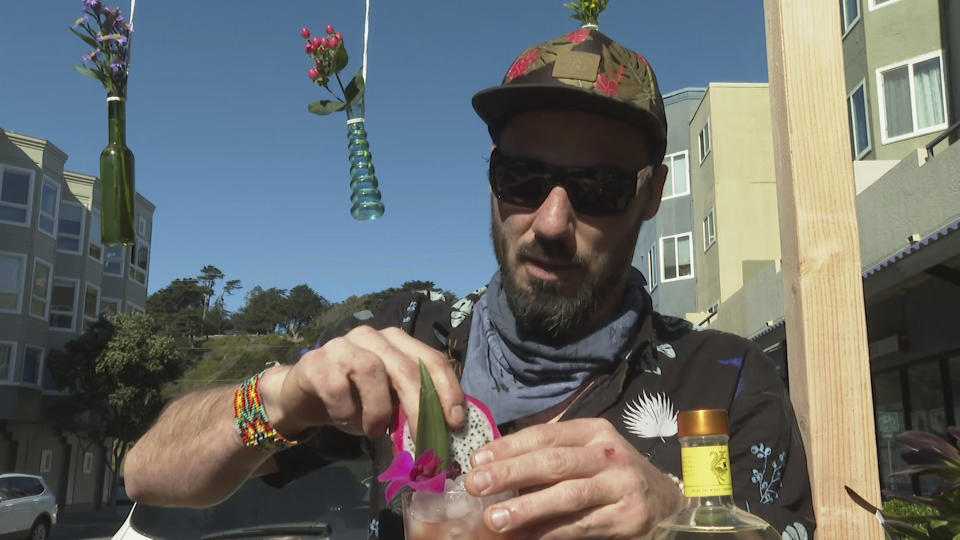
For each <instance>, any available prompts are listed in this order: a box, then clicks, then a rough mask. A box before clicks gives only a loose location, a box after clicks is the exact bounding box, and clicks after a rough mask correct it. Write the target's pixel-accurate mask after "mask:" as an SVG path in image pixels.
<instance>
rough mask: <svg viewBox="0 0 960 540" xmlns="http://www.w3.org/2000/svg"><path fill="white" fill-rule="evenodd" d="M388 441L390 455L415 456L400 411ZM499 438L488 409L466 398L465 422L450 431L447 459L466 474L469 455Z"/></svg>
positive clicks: (409, 435)
mask: <svg viewBox="0 0 960 540" xmlns="http://www.w3.org/2000/svg"><path fill="white" fill-rule="evenodd" d="M390 438H391V440H392V441H393V452H394V454H396V453H397V452H399V451H402V450H406V451H408V452H410V453H411V454H413V455H416V452H415V447H416V444H415V443H414V440H413V435H412V434H411V433H410V424H409V423H408V422H407V415H406V414H404V413H403V411H402V410H401V411H399V414H398V416H397V423H396V424H395V425H394V427H393V429H392V430H391V431H390ZM499 438H500V430H499V429H497V423H496V422H495V421H494V420H493V414H491V413H490V409H489V408H487V406H486V405H485V404H484V403H483V402H482V401H480V400H479V399H476V398H474V397H472V396H467V422H466V423H465V424H464V426H463V427H462V428H460V429H459V430H456V431H453V430H451V431H450V438H449V441H450V458H451V459H452V460H453V461H456V462H457V463H458V464H459V465H460V470H461V471H462V472H464V473H466V472H469V471H470V469H471V468H472V467H471V466H470V456H471V455H472V454H473V453H474V452H475V451H477V450H478V449H479V448H480V447H482V446H483V445H485V444H487V443H488V442H490V441H492V440H494V439H499Z"/></svg>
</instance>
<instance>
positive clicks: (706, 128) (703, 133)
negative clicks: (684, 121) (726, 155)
mask: <svg viewBox="0 0 960 540" xmlns="http://www.w3.org/2000/svg"><path fill="white" fill-rule="evenodd" d="M697 140H698V142H699V146H700V163H703V160H705V159H707V156H708V155H709V154H710V119H709V118H707V121H706V122H704V123H703V128H701V129H700V135H698V136H697Z"/></svg>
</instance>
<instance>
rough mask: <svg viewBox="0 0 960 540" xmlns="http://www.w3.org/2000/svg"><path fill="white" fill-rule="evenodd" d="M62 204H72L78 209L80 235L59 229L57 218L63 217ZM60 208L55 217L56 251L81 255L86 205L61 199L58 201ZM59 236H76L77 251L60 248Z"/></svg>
mask: <svg viewBox="0 0 960 540" xmlns="http://www.w3.org/2000/svg"><path fill="white" fill-rule="evenodd" d="M64 205H66V206H74V207H77V208H79V209H80V236H76V235H74V234H72V233H64V232H63V231H61V230H60V221H59V220H60V218H61V217H63V212H62V210H63V206H64ZM60 210H61V212H60V214H59V216H58V217H57V252H58V253H69V254H70V255H83V248H84V247H86V246H84V245H83V233H84V231H85V230H86V221H87V212H86V210H87V207H86V206H84V205H82V204H80V203H75V202H70V201H62V202H61V203H60ZM61 236H64V237H66V238H76V239H77V251H70V250H68V249H61V248H60V244H59V241H60V237H61Z"/></svg>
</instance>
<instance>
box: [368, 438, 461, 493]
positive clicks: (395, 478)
mask: <svg viewBox="0 0 960 540" xmlns="http://www.w3.org/2000/svg"><path fill="white" fill-rule="evenodd" d="M440 461H441V460H440V459H439V458H437V457H436V456H434V454H433V450H427V451H426V452H424V453H423V454H421V455H420V457H419V458H417V460H416V461H414V460H413V454H411V453H410V452H407V451H405V450H404V451H402V452H398V453H397V455H396V456H394V458H393V462H392V463H390V466H389V467H387V470H385V471H383V473H381V474H380V476H377V480H379V481H381V482H386V481H388V480H389V481H390V484H389V485H388V486H387V492H386V494H385V495H386V498H387V500H388V501H389V500H390V499H392V498H393V496H394V495H396V494H397V492H398V491H400V489H402V488H403V487H405V486H409V487H410V489H412V490H414V491H432V492H434V493H440V492H442V491H443V487H444V481H445V480H446V478H447V471H445V470H443V469H441V468H440Z"/></svg>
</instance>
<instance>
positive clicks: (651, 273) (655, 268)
mask: <svg viewBox="0 0 960 540" xmlns="http://www.w3.org/2000/svg"><path fill="white" fill-rule="evenodd" d="M659 246H660V242H659V241H654V243H653V245H651V246H650V249H649V250H647V279H648V280H649V283H647V286H648V287H649V290H650V292H653V290H654V289H656V288H657V285H659V284H660V262H659V259H657V257H658V254H659V253H660V248H659Z"/></svg>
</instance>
